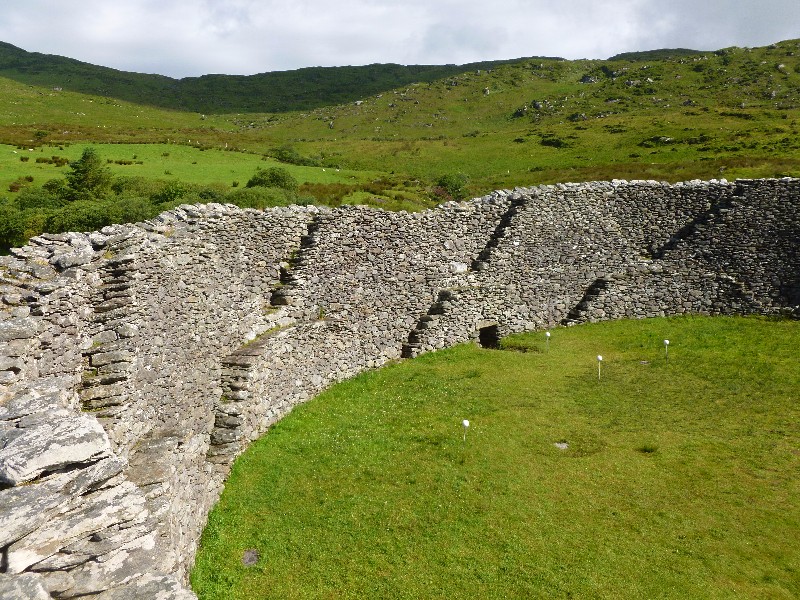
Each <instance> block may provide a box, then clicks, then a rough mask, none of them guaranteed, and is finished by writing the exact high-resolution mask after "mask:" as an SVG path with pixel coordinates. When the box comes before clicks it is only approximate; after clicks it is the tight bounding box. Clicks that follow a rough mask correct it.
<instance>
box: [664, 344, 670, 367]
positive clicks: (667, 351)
mask: <svg viewBox="0 0 800 600" xmlns="http://www.w3.org/2000/svg"><path fill="white" fill-rule="evenodd" d="M664 359H665V360H666V361H667V362H669V340H664Z"/></svg>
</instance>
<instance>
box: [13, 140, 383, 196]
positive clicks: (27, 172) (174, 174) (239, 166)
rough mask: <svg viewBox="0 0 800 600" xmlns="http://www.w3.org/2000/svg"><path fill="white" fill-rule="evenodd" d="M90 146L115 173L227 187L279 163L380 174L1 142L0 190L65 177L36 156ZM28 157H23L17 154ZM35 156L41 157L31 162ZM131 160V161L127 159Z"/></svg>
mask: <svg viewBox="0 0 800 600" xmlns="http://www.w3.org/2000/svg"><path fill="white" fill-rule="evenodd" d="M88 146H91V147H93V148H95V149H96V150H97V153H98V155H99V156H100V157H101V158H102V159H103V161H110V162H107V164H106V166H107V167H108V168H109V169H110V170H111V173H112V175H114V176H132V177H144V178H147V179H163V180H174V181H183V182H190V183H194V184H201V185H204V184H217V183H221V184H224V185H227V186H229V187H232V186H233V182H234V181H236V182H239V184H240V185H241V186H244V185H245V184H246V183H247V180H248V179H250V177H252V176H253V174H254V173H255V172H256V169H259V168H261V169H266V168H269V167H274V166H281V167H282V168H284V169H286V170H287V171H289V172H290V173H291V174H292V175H293V176H294V177H295V178H296V179H297V180H298V181H299V182H300V183H326V184H330V183H360V182H363V181H370V180H371V179H375V178H377V177H379V176H380V173H379V172H369V171H348V170H346V169H340V170H338V171H337V170H336V169H325V168H321V167H303V166H296V165H286V164H283V163H279V162H277V161H274V160H264V158H263V156H261V155H260V154H255V153H247V152H233V151H225V150H220V149H207V150H206V149H202V150H201V149H200V148H197V147H193V146H187V145H184V144H89V143H79V144H70V145H62V146H40V147H38V148H35V149H33V150H32V151H31V150H23V149H19V148H16V147H14V146H8V145H0V195H1V194H3V193H4V192H6V190H7V189H8V186H9V184H11V183H12V182H13V181H17V180H19V179H20V178H24V177H27V176H31V177H32V178H33V181H32V182H29V183H30V184H32V185H39V186H40V185H42V184H43V183H45V182H46V181H48V180H49V179H54V178H56V179H58V178H62V177H64V175H65V174H66V173H67V172H68V171H69V167H68V166H57V165H56V164H53V163H47V162H41V160H42V159H52V158H53V157H59V158H65V159H67V160H71V161H74V160H77V159H78V158H80V156H81V153H82V152H83V150H84V148H86V147H88ZM22 158H27V160H26V161H23V160H21V159H22ZM37 159H40V162H36V160H37ZM127 163H130V164H127Z"/></svg>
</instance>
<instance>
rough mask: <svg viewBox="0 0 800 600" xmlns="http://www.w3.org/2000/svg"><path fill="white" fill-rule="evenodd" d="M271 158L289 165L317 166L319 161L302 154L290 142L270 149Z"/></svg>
mask: <svg viewBox="0 0 800 600" xmlns="http://www.w3.org/2000/svg"><path fill="white" fill-rule="evenodd" d="M270 153H271V154H272V156H273V158H275V160H279V161H281V162H284V163H288V164H290V165H300V166H304V167H319V166H320V162H319V161H318V160H316V159H314V158H311V157H308V156H303V155H302V154H300V153H299V152H298V151H297V150H295V149H294V148H293V147H292V146H291V145H290V144H284V145H283V146H279V147H277V148H272V149H271V150H270Z"/></svg>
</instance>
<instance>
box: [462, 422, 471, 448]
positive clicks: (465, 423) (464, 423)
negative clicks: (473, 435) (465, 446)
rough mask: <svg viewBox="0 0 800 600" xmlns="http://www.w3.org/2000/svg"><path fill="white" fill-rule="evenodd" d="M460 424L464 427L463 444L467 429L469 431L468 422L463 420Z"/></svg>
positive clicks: (465, 439)
mask: <svg viewBox="0 0 800 600" xmlns="http://www.w3.org/2000/svg"><path fill="white" fill-rule="evenodd" d="M461 424H462V425H463V426H464V443H466V441H467V429H469V421H468V420H467V419H464V420H463V421H461Z"/></svg>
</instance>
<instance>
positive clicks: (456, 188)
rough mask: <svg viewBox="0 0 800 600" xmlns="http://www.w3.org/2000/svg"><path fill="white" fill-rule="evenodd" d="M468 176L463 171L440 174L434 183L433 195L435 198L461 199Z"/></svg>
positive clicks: (464, 192) (464, 193)
mask: <svg viewBox="0 0 800 600" xmlns="http://www.w3.org/2000/svg"><path fill="white" fill-rule="evenodd" d="M467 181H469V177H467V175H465V174H464V173H448V174H445V175H441V176H440V177H439V178H438V179H437V180H436V183H435V184H434V190H433V195H434V196H435V197H436V198H437V199H447V196H449V198H451V199H454V200H461V199H463V198H464V197H465V196H466V190H465V186H466V185H467Z"/></svg>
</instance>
